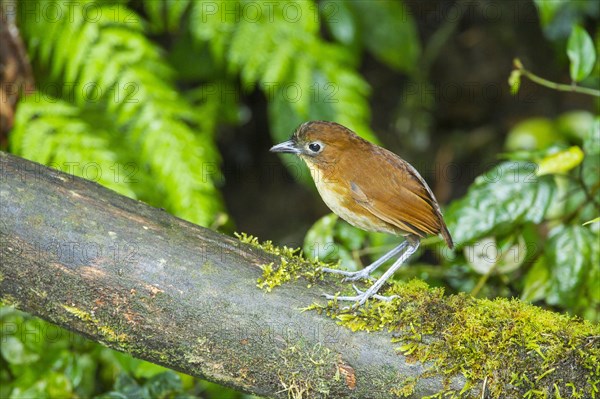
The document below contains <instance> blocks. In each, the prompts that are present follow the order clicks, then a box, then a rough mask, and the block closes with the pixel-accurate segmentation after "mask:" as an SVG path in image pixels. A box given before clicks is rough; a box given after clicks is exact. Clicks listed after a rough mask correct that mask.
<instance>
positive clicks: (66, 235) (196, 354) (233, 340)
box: [0, 152, 462, 398]
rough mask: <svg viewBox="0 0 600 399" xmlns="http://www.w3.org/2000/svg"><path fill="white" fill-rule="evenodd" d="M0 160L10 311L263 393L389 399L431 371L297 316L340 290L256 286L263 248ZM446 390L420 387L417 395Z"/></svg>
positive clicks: (432, 383)
mask: <svg viewBox="0 0 600 399" xmlns="http://www.w3.org/2000/svg"><path fill="white" fill-rule="evenodd" d="M0 163H1V172H2V177H1V190H0V198H1V202H2V204H1V220H2V222H1V224H0V230H1V234H2V237H1V247H0V250H1V263H0V299H1V300H2V301H3V302H4V303H5V304H6V303H8V304H12V305H14V306H16V307H17V308H19V309H22V310H24V311H27V312H29V313H31V314H33V315H36V316H39V317H41V318H43V319H45V320H48V321H50V322H52V323H56V324H58V325H60V326H62V327H65V328H67V329H69V330H73V331H75V332H78V333H80V334H83V335H84V336H86V337H88V338H90V339H92V340H94V341H98V342H101V343H103V344H104V345H106V346H108V347H111V348H114V349H116V350H119V351H123V352H127V353H130V354H131V355H133V356H135V357H138V358H141V359H145V360H148V361H151V362H153V363H157V364H161V365H163V366H166V367H169V368H172V369H175V370H179V371H182V372H184V373H187V374H190V375H193V376H198V377H202V378H205V379H208V380H211V381H215V382H218V383H221V384H224V385H227V386H230V387H233V388H236V389H239V390H242V391H246V392H250V393H254V394H258V395H263V396H267V397H287V396H288V395H290V396H295V397H307V393H308V394H309V395H308V396H310V397H314V396H323V395H326V394H327V393H328V394H329V395H330V396H332V397H356V398H386V397H392V396H393V395H392V393H391V392H390V387H391V386H393V385H394V384H397V383H398V381H402V380H404V379H406V378H408V377H411V376H412V377H417V376H420V375H422V374H423V372H424V370H425V368H424V366H423V365H421V364H418V363H416V364H407V363H406V359H405V358H404V357H403V356H402V355H399V354H398V353H397V352H396V351H395V350H394V345H392V344H391V343H390V335H389V334H386V333H364V332H354V333H353V332H351V331H350V330H348V329H347V328H344V327H341V326H338V325H337V324H336V323H335V321H333V320H330V319H328V318H327V317H324V316H321V315H318V314H316V313H315V312H301V311H300V309H301V308H302V307H306V306H308V305H310V304H311V303H313V302H314V301H322V300H323V299H322V298H321V297H320V294H321V293H322V292H332V291H334V290H335V287H333V286H328V285H327V283H323V284H324V285H323V286H319V287H316V288H315V287H313V288H312V289H308V288H307V287H306V284H286V285H285V286H282V287H279V288H278V289H277V290H274V291H273V292H271V293H265V292H263V291H261V290H259V289H258V288H257V287H256V280H257V278H258V277H259V276H260V275H261V269H260V268H259V265H262V264H265V263H269V262H272V261H273V259H272V258H271V257H270V256H269V255H268V254H266V253H264V252H262V251H261V250H258V249H256V248H253V247H251V246H248V245H246V244H241V243H240V242H239V241H238V240H236V239H233V238H231V237H228V236H225V235H222V234H218V233H216V232H214V231H211V230H208V229H205V228H202V227H199V226H196V225H194V224H191V223H188V222H186V221H183V220H181V219H178V218H176V217H174V216H172V215H169V214H168V213H166V212H165V211H164V210H161V209H157V208H153V207H151V206H148V205H146V204H144V203H142V202H139V201H135V200H132V199H129V198H126V197H123V196H121V195H118V194H117V193H115V192H113V191H110V190H108V189H106V188H103V187H101V186H99V185H98V184H96V183H93V182H90V181H87V180H84V179H80V178H77V177H73V176H71V175H67V174H64V173H62V172H59V171H56V170H53V169H49V168H46V167H44V166H42V165H39V164H36V163H33V162H30V161H27V160H24V159H21V158H18V157H15V156H13V155H10V154H6V153H1V152H0ZM353 380H355V386H354V383H353ZM446 384H447V381H446ZM461 384H462V381H461V380H460V379H457V380H454V381H453V382H452V384H451V385H454V386H460V385H461ZM443 386H444V383H443V381H442V380H441V379H440V378H437V377H431V378H421V379H419V381H418V384H417V386H416V387H415V391H414V395H413V396H414V397H415V398H417V397H422V396H424V395H428V394H432V393H435V392H438V391H440V390H441V389H442V388H443ZM446 386H447V385H446ZM303 392H304V395H303V396H302V394H303Z"/></svg>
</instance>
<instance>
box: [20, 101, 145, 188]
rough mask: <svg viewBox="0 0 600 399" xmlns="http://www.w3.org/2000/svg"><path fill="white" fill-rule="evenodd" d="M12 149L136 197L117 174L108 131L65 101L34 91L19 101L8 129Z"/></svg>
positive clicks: (26, 156)
mask: <svg viewBox="0 0 600 399" xmlns="http://www.w3.org/2000/svg"><path fill="white" fill-rule="evenodd" d="M10 144H11V148H10V149H11V152H13V153H15V154H17V155H20V156H22V157H24V158H27V159H29V160H32V161H36V162H39V163H42V164H45V165H50V166H53V167H55V168H58V169H60V170H62V171H63V172H67V173H72V174H74V175H76V176H80V177H84V178H87V179H91V180H94V181H97V182H98V183H100V184H102V185H103V186H105V187H108V188H110V189H112V190H115V191H117V192H119V193H121V194H123V195H126V196H128V197H131V198H135V197H136V195H135V192H134V190H133V189H132V187H131V186H130V184H129V182H128V181H127V179H124V178H122V176H119V175H118V173H119V169H118V167H119V163H118V162H119V159H118V157H117V154H116V153H115V152H114V151H113V150H112V149H111V145H110V139H109V134H108V132H106V131H104V130H103V129H98V128H97V127H94V126H92V125H90V124H89V123H87V121H86V120H85V119H83V118H82V117H81V115H80V114H79V109H78V108H77V107H75V106H73V105H71V104H69V103H67V102H65V101H62V100H59V99H52V98H48V97H47V96H46V95H44V96H39V93H33V94H32V95H30V96H29V97H25V98H23V99H22V100H21V102H20V103H19V107H18V108H17V114H16V117H15V126H14V129H13V130H12V132H11V140H10Z"/></svg>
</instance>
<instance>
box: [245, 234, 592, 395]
mask: <svg viewBox="0 0 600 399" xmlns="http://www.w3.org/2000/svg"><path fill="white" fill-rule="evenodd" d="M238 238H240V240H242V241H243V242H246V243H249V244H250V245H253V246H255V247H257V248H261V249H263V250H265V251H267V252H269V253H271V254H274V255H276V256H280V259H281V263H280V265H274V264H269V265H265V266H264V267H263V276H262V277H261V278H260V279H259V281H258V286H259V287H260V288H262V289H266V290H267V291H270V290H271V289H272V288H274V287H276V286H279V285H281V284H283V283H285V282H288V281H294V280H297V279H298V278H300V277H304V278H306V279H307V280H308V281H309V285H310V283H312V282H314V281H316V280H318V279H323V274H322V272H321V271H320V268H321V267H323V266H325V265H324V264H323V263H321V262H312V261H307V260H305V259H303V258H302V257H301V256H300V255H301V254H300V250H294V249H289V248H285V247H284V248H281V249H280V248H277V247H274V246H273V245H272V243H271V242H269V241H267V242H265V243H262V244H260V243H259V242H258V240H257V239H256V238H255V237H252V236H246V235H238ZM382 291H383V292H382V294H385V295H397V296H398V297H397V298H395V299H393V300H392V301H389V302H384V301H378V300H370V301H368V302H367V304H365V305H364V306H362V307H360V308H358V309H355V310H354V309H348V308H345V306H347V305H348V303H347V302H344V303H338V302H337V301H335V300H332V301H328V303H327V304H326V305H319V304H312V305H310V306H308V307H307V308H306V309H304V310H313V311H317V312H319V313H322V314H324V315H327V316H329V317H331V318H333V319H335V320H337V321H338V323H339V324H340V325H343V326H345V327H347V328H350V329H351V330H353V331H380V330H385V331H388V332H391V333H392V336H393V339H392V342H393V344H395V345H396V350H397V351H398V352H400V353H402V354H403V355H405V356H406V357H407V359H408V361H414V362H417V361H418V362H421V363H423V364H427V365H430V369H429V370H428V371H427V373H426V374H427V375H428V376H432V375H436V374H437V375H440V376H442V377H443V378H444V379H445V380H447V381H449V379H450V378H452V377H453V376H456V375H462V376H464V377H465V379H466V384H465V386H464V387H463V389H462V390H460V391H458V390H450V389H445V390H443V391H441V392H439V393H438V394H437V395H433V396H432V397H444V398H460V397H472V396H473V395H474V394H476V393H477V392H480V391H481V390H482V387H483V386H485V394H486V395H487V396H486V397H490V398H503V397H523V398H530V399H533V398H591V399H595V398H600V326H599V325H597V324H593V323H591V322H589V321H584V320H581V319H578V318H574V317H569V316H567V315H561V314H558V313H554V312H550V311H547V310H544V309H541V308H539V307H536V306H533V305H530V304H527V303H524V302H521V301H519V300H516V299H513V300H510V299H505V298H498V299H494V300H489V299H476V298H473V297H470V296H468V295H466V294H458V295H449V296H445V295H444V291H443V289H441V288H430V287H429V286H428V285H427V284H426V283H424V282H422V281H419V280H412V281H409V282H407V283H397V282H391V283H389V284H387V285H386V286H384V289H383V290H382ZM352 292H353V291H352V288H351V285H350V284H348V293H352ZM288 377H289V376H288ZM288 380H289V378H288ZM291 381H292V382H288V383H287V385H286V386H297V387H299V389H300V391H301V390H302V387H303V385H302V384H300V383H298V382H295V385H294V381H293V379H292V380H291ZM417 382H418V380H412V379H410V380H406V381H404V382H403V383H401V384H399V385H397V386H393V387H391V388H390V389H391V392H392V393H393V394H395V395H397V396H399V397H406V396H410V395H411V394H412V392H413V391H414V388H415V386H416V384H417Z"/></svg>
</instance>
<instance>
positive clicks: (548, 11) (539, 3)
mask: <svg viewBox="0 0 600 399" xmlns="http://www.w3.org/2000/svg"><path fill="white" fill-rule="evenodd" d="M534 3H535V5H536V7H537V9H538V12H539V14H540V21H541V23H542V26H544V27H545V26H547V25H549V24H550V23H551V22H552V20H553V19H554V16H555V15H556V13H557V11H558V10H559V9H560V8H561V7H563V5H564V4H565V2H562V1H556V0H534Z"/></svg>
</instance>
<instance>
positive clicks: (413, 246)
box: [324, 237, 420, 306]
mask: <svg viewBox="0 0 600 399" xmlns="http://www.w3.org/2000/svg"><path fill="white" fill-rule="evenodd" d="M406 242H408V248H407V249H406V251H405V252H404V253H403V254H402V255H401V256H400V257H399V258H398V259H397V260H396V262H394V264H393V265H392V266H390V268H389V269H388V270H387V271H386V272H385V273H383V276H381V277H380V278H379V280H377V281H376V282H375V283H374V284H373V285H372V286H370V287H369V289H368V290H366V291H365V292H360V293H359V294H358V295H355V296H337V297H336V296H335V295H329V294H324V296H325V297H326V298H327V299H337V300H338V301H355V302H356V306H361V305H362V304H364V303H365V302H366V301H367V299H369V298H371V297H375V298H376V299H383V298H386V300H390V299H392V298H393V297H383V296H380V295H377V296H375V294H377V291H379V289H380V288H381V286H382V285H383V284H384V283H385V282H386V280H387V279H388V278H390V276H391V275H392V274H394V273H395V272H396V270H398V269H399V268H400V266H402V265H403V264H404V262H406V260H407V259H408V258H409V257H410V256H411V255H412V254H414V253H415V252H416V251H417V249H418V248H419V244H420V242H419V240H418V239H415V238H413V237H407V241H406ZM355 289H356V288H355ZM357 291H358V290H357Z"/></svg>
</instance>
